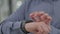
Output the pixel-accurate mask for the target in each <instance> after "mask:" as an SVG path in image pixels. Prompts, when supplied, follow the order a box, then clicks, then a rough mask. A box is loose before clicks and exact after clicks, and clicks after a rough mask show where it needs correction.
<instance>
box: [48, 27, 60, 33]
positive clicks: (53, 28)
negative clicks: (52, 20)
mask: <svg viewBox="0 0 60 34" xmlns="http://www.w3.org/2000/svg"><path fill="white" fill-rule="evenodd" d="M51 28H52V30H51V32H50V33H49V34H60V29H58V28H56V27H53V26H51Z"/></svg>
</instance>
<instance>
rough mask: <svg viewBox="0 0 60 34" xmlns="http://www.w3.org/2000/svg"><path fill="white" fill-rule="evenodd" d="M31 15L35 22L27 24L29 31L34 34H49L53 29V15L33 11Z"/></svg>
mask: <svg viewBox="0 0 60 34" xmlns="http://www.w3.org/2000/svg"><path fill="white" fill-rule="evenodd" d="M29 16H30V18H31V19H32V20H33V21H34V22H31V23H27V24H26V25H25V28H26V30H27V31H28V32H32V33H33V34H48V33H49V32H50V31H51V27H50V21H51V17H50V16H49V15H48V14H47V13H44V12H32V13H31V14H30V15H29Z"/></svg>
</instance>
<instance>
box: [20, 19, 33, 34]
mask: <svg viewBox="0 0 60 34" xmlns="http://www.w3.org/2000/svg"><path fill="white" fill-rule="evenodd" d="M30 22H33V21H32V20H27V21H22V22H21V30H22V31H23V32H24V33H25V34H27V33H29V32H28V31H26V29H25V24H26V23H30Z"/></svg>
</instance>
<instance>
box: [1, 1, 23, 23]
mask: <svg viewBox="0 0 60 34" xmlns="http://www.w3.org/2000/svg"><path fill="white" fill-rule="evenodd" d="M23 2H24V0H0V22H1V21H3V20H4V19H5V18H7V17H8V16H9V15H10V14H12V13H13V12H15V11H16V10H17V8H19V7H20V6H21V5H22V3H23Z"/></svg>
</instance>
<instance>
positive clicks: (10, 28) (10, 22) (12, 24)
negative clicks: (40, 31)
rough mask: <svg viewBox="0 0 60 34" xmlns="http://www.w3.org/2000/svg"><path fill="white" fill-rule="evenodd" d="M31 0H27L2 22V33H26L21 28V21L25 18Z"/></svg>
mask: <svg viewBox="0 0 60 34" xmlns="http://www.w3.org/2000/svg"><path fill="white" fill-rule="evenodd" d="M29 2H31V0H25V2H24V4H23V5H22V6H21V7H20V8H19V9H18V10H17V11H16V12H15V13H13V14H12V15H10V16H9V17H8V18H7V19H5V20H4V21H3V22H2V23H1V25H2V26H1V29H0V30H2V31H1V34H24V33H23V32H22V31H21V29H20V26H21V21H22V20H24V18H25V11H27V8H28V5H29Z"/></svg>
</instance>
